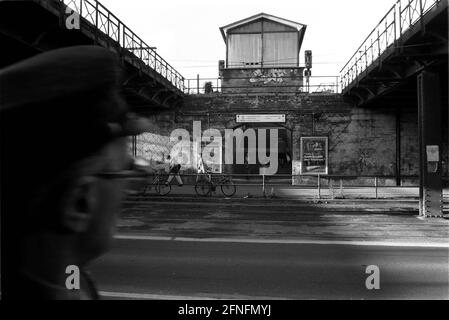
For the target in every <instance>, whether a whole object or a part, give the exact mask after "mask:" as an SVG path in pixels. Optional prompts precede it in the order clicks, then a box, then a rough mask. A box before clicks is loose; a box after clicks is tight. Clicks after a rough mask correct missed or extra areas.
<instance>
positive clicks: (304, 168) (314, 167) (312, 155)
mask: <svg viewBox="0 0 449 320" xmlns="http://www.w3.org/2000/svg"><path fill="white" fill-rule="evenodd" d="M299 169H300V174H328V138H327V137H301V160H300V168H299Z"/></svg>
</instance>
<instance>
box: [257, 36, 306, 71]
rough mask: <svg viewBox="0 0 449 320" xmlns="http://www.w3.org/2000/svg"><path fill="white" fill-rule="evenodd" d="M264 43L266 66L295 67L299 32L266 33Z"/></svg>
mask: <svg viewBox="0 0 449 320" xmlns="http://www.w3.org/2000/svg"><path fill="white" fill-rule="evenodd" d="M263 42H264V45H263V50H264V51H263V60H264V61H263V63H264V67H294V66H296V65H297V59H298V34H297V33H296V32H292V33H278V32H276V33H265V34H264V41H263Z"/></svg>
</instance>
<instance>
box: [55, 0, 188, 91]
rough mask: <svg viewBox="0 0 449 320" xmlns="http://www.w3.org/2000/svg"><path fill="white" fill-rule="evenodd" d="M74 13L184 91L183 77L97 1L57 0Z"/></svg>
mask: <svg viewBox="0 0 449 320" xmlns="http://www.w3.org/2000/svg"><path fill="white" fill-rule="evenodd" d="M59 1H60V2H61V3H63V4H64V5H66V6H67V7H69V8H70V9H72V10H74V11H76V12H77V13H78V14H79V15H80V17H82V18H84V19H85V20H86V21H87V22H89V23H90V24H92V25H93V26H94V27H95V28H97V29H98V30H99V31H101V32H103V33H104V34H105V35H107V36H108V37H110V38H111V39H112V40H114V41H115V42H117V43H118V44H119V45H120V46H121V48H123V49H126V50H128V51H129V52H130V53H132V54H133V55H134V56H135V57H137V58H138V59H140V60H141V61H143V62H144V63H145V65H146V66H148V67H150V68H151V69H153V70H154V71H156V72H157V73H159V74H160V75H161V76H162V77H164V78H165V79H167V80H168V81H170V82H171V83H172V84H173V85H174V86H175V87H176V88H178V89H179V90H180V91H182V92H183V91H184V77H183V76H182V75H181V74H180V73H179V72H178V71H176V70H175V69H174V68H173V67H172V66H171V65H170V64H169V63H168V62H167V61H165V60H164V59H163V58H162V57H161V56H160V55H158V54H157V53H156V51H155V50H154V49H153V48H152V47H150V46H149V45H147V44H146V43H145V42H144V41H143V40H142V39H141V38H140V37H138V36H137V35H136V34H135V33H134V32H133V31H132V30H131V29H129V28H128V27H127V26H126V25H125V24H123V22H121V21H120V19H118V18H117V17H116V16H115V15H114V14H113V13H112V12H110V11H109V10H108V9H107V8H106V7H104V6H103V5H102V4H101V3H100V2H98V1H97V0H59Z"/></svg>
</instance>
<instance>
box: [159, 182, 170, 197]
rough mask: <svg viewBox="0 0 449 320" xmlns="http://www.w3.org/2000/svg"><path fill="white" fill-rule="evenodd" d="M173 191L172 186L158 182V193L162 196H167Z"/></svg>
mask: <svg viewBox="0 0 449 320" xmlns="http://www.w3.org/2000/svg"><path fill="white" fill-rule="evenodd" d="M170 191H171V185H170V184H165V183H161V182H158V183H157V184H156V192H157V193H159V194H160V195H161V196H166V195H167V194H169V193H170Z"/></svg>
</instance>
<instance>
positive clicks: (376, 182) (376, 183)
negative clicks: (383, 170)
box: [374, 177, 378, 199]
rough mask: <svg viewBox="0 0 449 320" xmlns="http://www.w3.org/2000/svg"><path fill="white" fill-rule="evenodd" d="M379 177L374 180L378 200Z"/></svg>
mask: <svg viewBox="0 0 449 320" xmlns="http://www.w3.org/2000/svg"><path fill="white" fill-rule="evenodd" d="M377 179H378V178H377V177H375V178H374V189H375V190H376V199H377V198H378V189H377V185H378V181H377Z"/></svg>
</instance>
